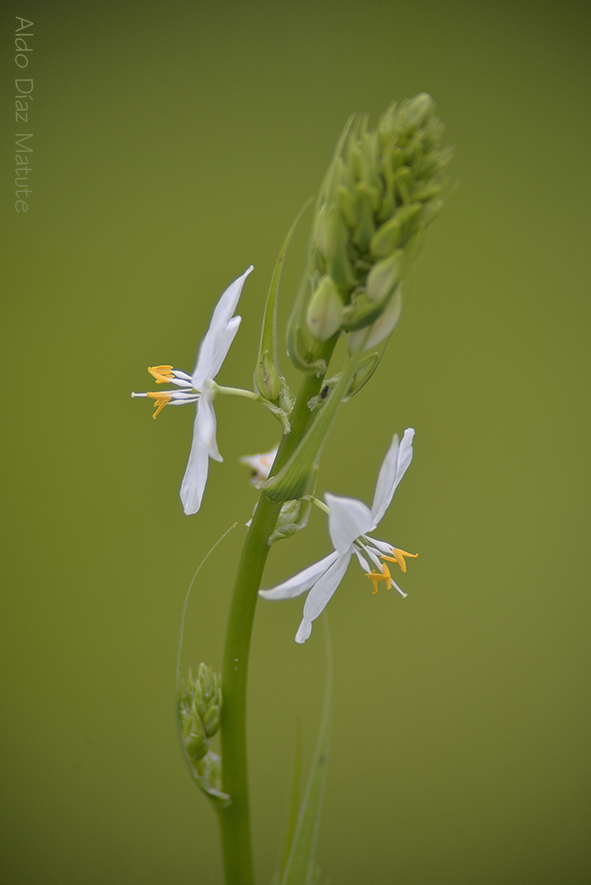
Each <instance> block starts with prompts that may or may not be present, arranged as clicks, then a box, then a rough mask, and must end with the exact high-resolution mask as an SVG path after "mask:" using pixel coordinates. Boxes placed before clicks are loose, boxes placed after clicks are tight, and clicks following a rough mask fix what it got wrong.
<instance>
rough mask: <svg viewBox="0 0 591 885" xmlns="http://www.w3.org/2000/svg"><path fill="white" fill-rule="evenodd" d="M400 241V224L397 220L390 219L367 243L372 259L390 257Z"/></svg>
mask: <svg viewBox="0 0 591 885" xmlns="http://www.w3.org/2000/svg"><path fill="white" fill-rule="evenodd" d="M401 239H402V222H401V221H400V219H399V218H396V217H395V218H391V219H390V221H387V222H386V223H385V224H382V226H381V227H380V228H378V230H377V231H376V232H375V234H374V235H373V237H372V238H371V240H370V242H369V249H370V252H371V254H372V255H373V256H374V258H386V256H387V255H391V254H392V252H393V251H394V249H395V248H396V246H398V244H399V243H400V240H401Z"/></svg>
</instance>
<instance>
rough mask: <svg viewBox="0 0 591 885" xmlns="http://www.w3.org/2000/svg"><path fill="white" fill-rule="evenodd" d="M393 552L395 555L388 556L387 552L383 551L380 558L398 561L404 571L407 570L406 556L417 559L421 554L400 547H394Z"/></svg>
mask: <svg viewBox="0 0 591 885" xmlns="http://www.w3.org/2000/svg"><path fill="white" fill-rule="evenodd" d="M392 553H393V554H394V556H386V555H385V553H382V554H381V556H380V559H386V560H387V561H388V562H397V563H398V565H399V566H400V568H401V569H402V571H403V572H405V571H406V562H405V561H404V557H405V556H408V558H409V559H416V558H417V556H418V555H419V554H418V553H407V552H406V550H399V549H398V547H394V548H393V549H392Z"/></svg>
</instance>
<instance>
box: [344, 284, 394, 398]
mask: <svg viewBox="0 0 591 885" xmlns="http://www.w3.org/2000/svg"><path fill="white" fill-rule="evenodd" d="M401 315H402V283H400V284H399V285H398V288H397V289H396V291H395V292H394V294H393V295H392V297H391V298H390V300H389V302H388V304H387V306H386V308H385V310H384V311H383V313H382V314H381V315H380V316H379V317H378V318H377V320H376V321H375V322H374V323H373V325H372V327H371V331H370V333H369V337H368V339H367V341H366V342H365V348H364V349H365V350H372V349H373V348H374V347H377V346H378V344H381V343H382V341H384V340H385V339H386V338H387V337H388V336H389V335H391V334H392V332H393V331H394V329H395V328H396V326H397V325H398V322H399V320H400V317H401ZM364 334H365V332H364V330H363V329H360V330H359V331H358V332H351V334H350V335H349V340H348V342H347V348H348V350H349V353H354V352H355V351H356V350H357V348H358V347H359V345H360V344H361V340H362V337H363V335H364ZM362 365H363V364H362ZM360 371H361V367H360ZM367 380H369V379H366V381H364V382H363V383H364V384H365V383H367ZM355 392H357V391H355Z"/></svg>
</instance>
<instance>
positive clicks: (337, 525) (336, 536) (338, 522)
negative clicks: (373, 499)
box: [324, 492, 372, 554]
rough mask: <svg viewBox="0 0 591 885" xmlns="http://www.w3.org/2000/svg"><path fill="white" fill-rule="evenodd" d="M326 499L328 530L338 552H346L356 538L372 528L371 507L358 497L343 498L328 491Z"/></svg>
mask: <svg viewBox="0 0 591 885" xmlns="http://www.w3.org/2000/svg"><path fill="white" fill-rule="evenodd" d="M324 500H325V501H326V503H327V504H328V507H329V510H330V513H329V514H328V531H329V533H330V537H331V540H332V543H333V545H334V548H335V550H336V551H337V553H341V554H342V553H346V552H347V551H348V550H349V549H350V547H351V544H352V543H353V541H354V540H355V538H358V537H359V536H360V535H364V534H365V533H366V532H368V531H369V530H370V529H371V526H372V515H371V513H370V510H369V507H368V506H367V505H366V504H364V503H363V501H358V500H357V498H342V497H341V496H340V495H331V494H330V493H329V492H327V493H326V494H325V495H324Z"/></svg>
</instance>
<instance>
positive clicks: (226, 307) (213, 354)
mask: <svg viewBox="0 0 591 885" xmlns="http://www.w3.org/2000/svg"><path fill="white" fill-rule="evenodd" d="M252 270H253V268H252V265H251V266H250V267H249V268H248V270H246V271H245V272H244V273H243V274H242V276H241V277H238V279H237V280H234V282H233V283H230V285H229V286H228V288H227V289H226V291H225V292H224V294H223V295H222V297H221V298H220V300H219V301H218V303H217V305H216V307H215V310H214V312H213V315H212V317H211V321H210V323H209V329H208V330H207V332H206V333H205V336H204V338H203V340H202V342H201V345H200V347H199V352H198V354H197V362H196V365H195V369H194V371H193V375H192V380H193V386H194V387H195V389H196V390H201V387H202V383H203V381H204V379H205V378H207V377H210V378H215V376H216V375H217V373H218V372H219V370H220V367H221V365H222V363H223V361H224V359H225V358H226V354H227V353H228V349H229V347H230V345H231V344H232V341H233V340H234V336H235V335H236V332H237V331H238V326H239V324H240V318H239V317H234V319H233V320H232V319H231V317H232V314H233V313H234V311H235V310H236V307H237V305H238V301H239V299H240V294H241V292H242V287H243V285H244V281H245V280H246V277H247V276H248V275H249V273H251V271H252Z"/></svg>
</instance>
